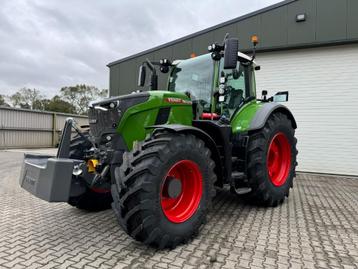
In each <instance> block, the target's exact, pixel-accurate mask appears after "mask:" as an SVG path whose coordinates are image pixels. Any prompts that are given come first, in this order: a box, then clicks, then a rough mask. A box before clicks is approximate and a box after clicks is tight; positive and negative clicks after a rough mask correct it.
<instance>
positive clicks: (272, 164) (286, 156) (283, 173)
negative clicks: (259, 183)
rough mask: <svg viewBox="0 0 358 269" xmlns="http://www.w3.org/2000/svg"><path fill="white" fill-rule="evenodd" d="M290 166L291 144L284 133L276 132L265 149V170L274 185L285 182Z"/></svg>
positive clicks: (280, 184)
mask: <svg viewBox="0 0 358 269" xmlns="http://www.w3.org/2000/svg"><path fill="white" fill-rule="evenodd" d="M290 167H291V146H290V142H289V141H288V139H287V137H286V135H285V134H284V133H277V134H276V135H275V136H274V137H273V138H272V140H271V143H270V146H269V148H268V151H267V171H268V174H269V177H270V179H271V182H272V184H273V185H275V186H282V185H283V184H285V182H286V180H287V177H288V174H289V172H290Z"/></svg>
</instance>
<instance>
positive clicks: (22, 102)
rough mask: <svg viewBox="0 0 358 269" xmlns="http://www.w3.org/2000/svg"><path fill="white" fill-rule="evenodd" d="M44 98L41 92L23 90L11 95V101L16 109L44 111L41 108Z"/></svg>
mask: <svg viewBox="0 0 358 269" xmlns="http://www.w3.org/2000/svg"><path fill="white" fill-rule="evenodd" d="M43 97H44V96H43V95H42V94H41V93H40V91H39V90H36V89H29V88H22V89H21V90H19V91H17V92H16V93H15V94H13V95H11V96H10V100H11V102H12V103H13V105H14V106H15V107H20V108H27V109H40V110H41V109H43V108H41V100H42V99H43Z"/></svg>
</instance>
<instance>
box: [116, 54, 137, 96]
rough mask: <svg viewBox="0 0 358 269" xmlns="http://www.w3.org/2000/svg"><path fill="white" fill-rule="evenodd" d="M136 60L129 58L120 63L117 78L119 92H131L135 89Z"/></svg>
mask: <svg viewBox="0 0 358 269" xmlns="http://www.w3.org/2000/svg"><path fill="white" fill-rule="evenodd" d="M136 66H137V64H136V60H135V59H131V60H128V61H125V62H123V63H121V64H120V67H119V72H120V80H119V92H120V94H127V93H131V92H132V91H133V90H134V89H135V85H136V76H135V74H136V73H137V72H136V70H137V69H136Z"/></svg>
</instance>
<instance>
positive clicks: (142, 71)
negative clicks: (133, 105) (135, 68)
mask: <svg viewBox="0 0 358 269" xmlns="http://www.w3.org/2000/svg"><path fill="white" fill-rule="evenodd" d="M145 77H146V68H145V65H141V66H140V67H139V75H138V86H139V87H144V84H145Z"/></svg>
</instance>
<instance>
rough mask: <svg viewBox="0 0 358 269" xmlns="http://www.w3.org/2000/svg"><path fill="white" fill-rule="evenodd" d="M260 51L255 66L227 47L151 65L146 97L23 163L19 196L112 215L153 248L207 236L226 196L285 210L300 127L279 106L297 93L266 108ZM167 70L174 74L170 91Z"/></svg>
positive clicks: (110, 110) (96, 117)
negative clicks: (163, 79)
mask: <svg viewBox="0 0 358 269" xmlns="http://www.w3.org/2000/svg"><path fill="white" fill-rule="evenodd" d="M252 42H253V49H252V55H251V56H248V55H245V54H243V53H241V52H239V41H238V39H237V38H229V37H228V35H226V36H225V39H224V41H223V42H222V43H215V44H212V45H210V46H209V47H208V50H209V53H208V54H206V55H202V56H197V57H192V58H189V59H186V60H175V61H171V60H169V59H162V60H160V61H159V62H151V61H150V60H149V59H147V60H146V61H144V62H143V64H142V65H141V66H140V67H139V77H138V86H139V87H147V86H149V87H150V88H149V89H148V91H145V90H144V89H146V88H141V90H135V91H134V92H133V93H131V94H128V95H123V96H118V97H111V98H106V99H104V100H101V101H95V102H92V103H91V104H90V105H89V113H88V119H89V125H88V126H78V124H76V122H75V121H74V120H73V119H71V118H68V119H67V120H66V123H65V126H64V128H63V132H62V137H61V141H60V144H59V148H58V152H57V156H43V155H30V154H25V157H24V164H23V167H22V173H21V176H20V185H21V186H22V187H23V188H24V189H26V190H27V191H29V192H30V193H32V194H33V195H35V196H37V197H39V198H41V199H43V200H46V201H49V202H67V203H69V204H70V205H72V206H74V207H77V208H79V209H84V210H87V211H99V210H104V209H108V208H110V207H112V208H113V210H114V213H115V215H116V217H117V219H118V222H119V224H120V225H121V227H122V228H123V230H124V231H125V232H126V233H128V234H129V235H130V236H131V237H133V238H135V239H136V240H138V241H141V242H144V243H145V244H148V245H151V246H153V247H155V248H174V247H176V246H177V245H178V244H181V243H185V242H187V241H188V240H190V239H191V238H193V237H194V236H195V235H196V234H198V232H199V228H200V226H201V225H202V224H203V223H204V221H205V218H206V216H207V214H208V211H209V209H210V206H211V202H212V199H213V197H214V196H215V194H216V190H217V189H218V188H225V189H227V191H229V189H230V190H231V192H233V193H235V194H237V195H241V197H242V198H243V199H244V200H246V201H248V202H249V203H253V204H256V205H259V206H277V205H279V204H281V203H282V202H283V201H284V199H285V197H288V195H289V191H290V188H291V187H292V183H293V178H294V177H295V168H296V165H297V162H296V156H297V150H296V142H297V140H296V138H295V129H296V128H297V125H296V121H295V119H294V117H293V115H292V113H291V112H290V111H289V109H288V108H287V107H285V106H284V105H282V104H281V102H285V101H287V100H288V92H278V93H276V94H275V95H273V96H271V97H268V96H267V91H263V92H262V97H261V99H258V98H257V97H256V84H255V70H259V69H260V66H258V65H257V64H256V62H255V60H254V59H255V51H256V49H255V48H256V45H257V43H258V42H257V37H256V36H253V38H252ZM157 69H159V70H160V71H161V72H162V73H168V77H169V78H168V83H167V88H166V89H165V90H158V75H157V71H158V70H157ZM147 77H148V79H149V80H150V81H149V82H148V83H146V78H147ZM228 195H230V193H229V192H228Z"/></svg>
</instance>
